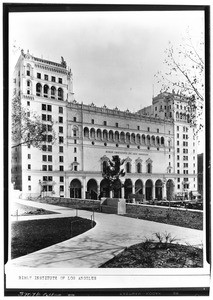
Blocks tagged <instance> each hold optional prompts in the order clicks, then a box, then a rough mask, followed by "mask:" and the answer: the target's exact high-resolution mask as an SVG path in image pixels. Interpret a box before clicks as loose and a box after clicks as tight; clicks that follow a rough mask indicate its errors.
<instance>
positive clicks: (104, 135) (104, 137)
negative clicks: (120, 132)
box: [103, 130, 108, 140]
mask: <svg viewBox="0 0 213 300" xmlns="http://www.w3.org/2000/svg"><path fill="white" fill-rule="evenodd" d="M103 139H104V140H107V139H108V133H107V131H106V130H104V131H103Z"/></svg>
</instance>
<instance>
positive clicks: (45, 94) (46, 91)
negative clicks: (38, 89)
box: [44, 84, 49, 98]
mask: <svg viewBox="0 0 213 300" xmlns="http://www.w3.org/2000/svg"><path fill="white" fill-rule="evenodd" d="M48 91H49V87H48V85H47V84H45V85H44V97H46V98H47V97H48Z"/></svg>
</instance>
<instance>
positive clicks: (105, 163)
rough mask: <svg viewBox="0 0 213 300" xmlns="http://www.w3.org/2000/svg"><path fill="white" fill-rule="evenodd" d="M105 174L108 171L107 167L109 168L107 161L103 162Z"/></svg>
mask: <svg viewBox="0 0 213 300" xmlns="http://www.w3.org/2000/svg"><path fill="white" fill-rule="evenodd" d="M102 166H103V170H102V171H103V173H106V170H107V167H108V164H107V161H106V160H105V161H103V165H102Z"/></svg>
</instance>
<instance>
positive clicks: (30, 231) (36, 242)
mask: <svg viewBox="0 0 213 300" xmlns="http://www.w3.org/2000/svg"><path fill="white" fill-rule="evenodd" d="M71 223H72V224H71ZM92 226H93V227H94V226H95V222H93V223H91V220H88V219H83V218H79V217H66V218H56V219H44V220H30V221H19V222H12V229H11V234H12V239H11V257H12V258H16V257H20V256H23V255H26V254H29V253H32V252H35V251H38V250H40V249H43V248H46V247H48V246H51V245H54V244H57V243H60V242H63V241H65V240H67V239H70V238H72V237H74V236H77V235H79V234H82V233H84V232H85V231H87V230H89V229H91V227H92Z"/></svg>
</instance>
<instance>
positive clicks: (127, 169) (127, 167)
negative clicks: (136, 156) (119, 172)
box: [126, 162, 131, 173]
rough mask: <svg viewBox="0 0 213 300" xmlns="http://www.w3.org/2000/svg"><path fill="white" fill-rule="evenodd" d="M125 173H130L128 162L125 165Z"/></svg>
mask: <svg viewBox="0 0 213 300" xmlns="http://www.w3.org/2000/svg"><path fill="white" fill-rule="evenodd" d="M126 172H127V173H131V164H130V162H127V163H126Z"/></svg>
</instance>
